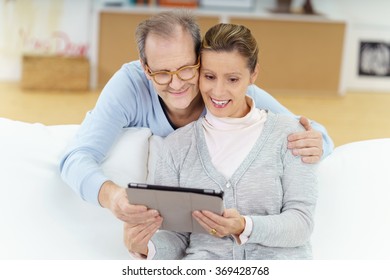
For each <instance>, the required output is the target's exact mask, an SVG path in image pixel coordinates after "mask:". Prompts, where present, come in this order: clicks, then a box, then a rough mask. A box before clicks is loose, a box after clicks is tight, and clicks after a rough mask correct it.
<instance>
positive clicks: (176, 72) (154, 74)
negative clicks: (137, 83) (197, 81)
mask: <svg viewBox="0 0 390 280" xmlns="http://www.w3.org/2000/svg"><path fill="white" fill-rule="evenodd" d="M199 67H200V58H198V63H197V64H195V65H188V66H183V67H180V68H179V69H177V70H176V71H156V72H152V70H151V69H150V68H149V66H148V65H147V64H145V70H146V71H147V72H148V75H149V76H151V77H152V78H153V81H154V82H155V83H156V84H158V85H160V86H165V85H168V84H170V83H171V82H172V79H173V75H176V76H177V77H178V78H179V79H180V80H182V81H189V80H191V79H193V78H194V77H195V76H196V73H195V75H194V76H192V77H191V78H189V79H183V78H182V77H180V75H179V73H180V71H182V70H183V69H187V68H193V69H199ZM158 74H169V75H170V76H171V78H170V80H169V82H167V83H163V84H161V83H159V82H157V81H156V79H155V77H154V76H156V75H158Z"/></svg>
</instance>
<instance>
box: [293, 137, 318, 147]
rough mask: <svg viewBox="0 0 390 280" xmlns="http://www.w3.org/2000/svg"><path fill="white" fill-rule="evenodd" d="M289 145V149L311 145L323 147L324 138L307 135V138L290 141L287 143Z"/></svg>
mask: <svg viewBox="0 0 390 280" xmlns="http://www.w3.org/2000/svg"><path fill="white" fill-rule="evenodd" d="M287 147H288V148H289V149H294V148H310V147H317V148H321V149H322V138H321V137H316V136H314V137H307V138H302V139H297V140H294V141H289V142H288V143H287Z"/></svg>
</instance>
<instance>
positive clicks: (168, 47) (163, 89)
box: [145, 28, 199, 111]
mask: <svg viewBox="0 0 390 280" xmlns="http://www.w3.org/2000/svg"><path fill="white" fill-rule="evenodd" d="M175 34H176V35H175V37H174V38H169V39H164V38H161V37H159V36H156V35H154V34H150V35H149V36H148V37H147V39H146V42H145V54H146V57H147V67H148V68H149V71H150V72H152V73H155V72H158V71H177V70H178V69H180V68H182V67H185V66H191V65H195V64H197V63H198V60H197V57H196V54H195V52H194V43H193V40H192V37H191V35H190V34H188V33H183V31H182V30H181V29H180V28H178V29H177V31H175ZM145 73H146V75H147V77H148V79H150V80H152V81H153V84H154V87H155V89H156V91H157V93H158V95H159V96H160V97H161V98H162V99H163V101H164V103H165V105H166V106H167V107H168V109H169V110H171V111H175V110H183V109H184V110H185V109H187V108H188V106H189V105H190V103H191V102H192V101H193V99H194V98H195V97H196V96H197V95H198V94H199V88H198V78H199V73H198V70H196V71H195V76H194V77H193V78H192V79H189V80H187V81H183V80H181V79H180V78H179V77H178V76H177V75H173V76H172V80H171V81H170V82H169V83H168V84H166V85H160V84H158V83H156V82H155V81H154V79H153V77H152V76H150V75H149V74H148V73H149V72H148V71H146V70H145Z"/></svg>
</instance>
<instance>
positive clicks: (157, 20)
mask: <svg viewBox="0 0 390 280" xmlns="http://www.w3.org/2000/svg"><path fill="white" fill-rule="evenodd" d="M177 26H181V27H182V28H183V30H185V31H187V32H188V33H189V34H191V36H192V39H193V41H194V52H195V53H196V57H198V56H199V49H200V44H201V36H200V28H199V25H198V23H197V22H196V20H195V17H194V15H193V14H192V12H191V11H189V10H181V9H175V10H170V11H166V12H161V13H158V14H156V15H153V16H152V17H150V18H149V19H146V20H144V21H142V22H141V23H140V24H139V25H138V26H137V29H136V31H135V38H136V42H137V47H138V52H139V57H140V59H141V60H142V61H143V63H145V64H147V58H146V55H145V41H146V38H147V36H148V35H149V34H156V35H158V36H161V37H166V38H172V37H173V36H174V35H175V34H174V32H175V27H177Z"/></svg>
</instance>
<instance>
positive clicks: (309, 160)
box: [301, 156, 321, 163]
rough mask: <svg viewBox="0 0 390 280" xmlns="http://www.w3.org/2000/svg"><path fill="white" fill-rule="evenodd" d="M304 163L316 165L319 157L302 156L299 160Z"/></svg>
mask: <svg viewBox="0 0 390 280" xmlns="http://www.w3.org/2000/svg"><path fill="white" fill-rule="evenodd" d="M301 159H302V161H303V162H304V163H317V162H319V161H320V160H321V157H320V156H304V157H302V158H301Z"/></svg>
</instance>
